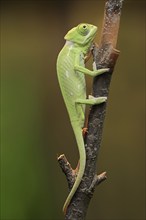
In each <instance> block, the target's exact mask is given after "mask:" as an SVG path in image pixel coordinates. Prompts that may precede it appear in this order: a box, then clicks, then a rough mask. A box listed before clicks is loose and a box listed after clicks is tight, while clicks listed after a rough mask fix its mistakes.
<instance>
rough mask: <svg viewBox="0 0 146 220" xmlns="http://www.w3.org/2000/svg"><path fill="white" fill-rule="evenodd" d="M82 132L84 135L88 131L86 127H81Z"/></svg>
mask: <svg viewBox="0 0 146 220" xmlns="http://www.w3.org/2000/svg"><path fill="white" fill-rule="evenodd" d="M82 133H83V136H84V137H85V135H86V134H87V133H88V128H82Z"/></svg>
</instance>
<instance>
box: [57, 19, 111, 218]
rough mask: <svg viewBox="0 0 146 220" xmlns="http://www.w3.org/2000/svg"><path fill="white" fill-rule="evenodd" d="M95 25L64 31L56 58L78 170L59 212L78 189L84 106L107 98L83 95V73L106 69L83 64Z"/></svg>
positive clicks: (82, 165)
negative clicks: (75, 150)
mask: <svg viewBox="0 0 146 220" xmlns="http://www.w3.org/2000/svg"><path fill="white" fill-rule="evenodd" d="M96 33H97V27H96V26H94V25H92V24H88V23H81V24H79V25H77V26H75V27H73V28H72V29H71V30H69V31H68V32H67V34H66V35H65V37H64V39H65V40H66V42H65V45H64V46H63V48H62V49H61V51H60V52H59V54H58V57H57V65H56V66H57V77H58V82H59V86H60V89H61V93H62V96H63V99H64V102H65V105H66V108H67V112H68V116H69V119H70V122H71V126H72V129H73V132H74V135H75V139H76V142H77V146H78V151H79V161H80V162H79V169H78V173H77V177H76V180H75V183H74V185H73V187H72V189H71V191H70V193H69V195H68V197H67V199H66V201H65V203H64V206H63V212H64V214H65V213H66V211H67V208H68V206H69V204H70V202H71V199H72V198H73V196H74V194H75V192H76V190H77V189H78V187H79V185H80V183H81V180H82V177H83V174H84V171H85V166H86V151H85V146H84V138H83V132H82V130H83V128H84V123H85V106H86V105H98V104H101V103H103V102H106V100H107V97H104V96H103V97H93V96H91V95H89V98H87V97H86V82H85V74H87V75H90V76H92V77H95V76H97V75H100V74H103V73H105V72H108V71H109V68H103V69H98V70H97V69H96V68H95V67H94V70H89V69H87V68H86V67H85V59H86V56H87V54H88V52H89V51H90V50H91V46H92V44H93V40H94V38H95V36H96Z"/></svg>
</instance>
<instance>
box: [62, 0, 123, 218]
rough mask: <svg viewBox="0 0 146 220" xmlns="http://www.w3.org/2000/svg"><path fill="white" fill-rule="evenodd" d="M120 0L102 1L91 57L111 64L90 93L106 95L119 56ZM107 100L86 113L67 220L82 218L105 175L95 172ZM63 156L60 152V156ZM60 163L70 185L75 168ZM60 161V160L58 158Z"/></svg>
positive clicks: (101, 65)
mask: <svg viewBox="0 0 146 220" xmlns="http://www.w3.org/2000/svg"><path fill="white" fill-rule="evenodd" d="M122 3H123V0H107V2H106V4H105V12H104V20H103V29H102V35H101V40H100V44H99V47H98V48H96V47H94V49H93V58H94V62H95V63H96V67H97V69H101V68H107V67H108V68H110V72H109V73H105V74H102V75H100V76H97V77H95V78H94V80H93V92H92V94H93V96H95V97H99V96H108V94H109V86H110V82H111V77H112V73H113V70H114V67H115V64H116V61H117V58H118V56H119V51H118V50H116V49H115V47H116V43H117V37H118V30H119V23H120V15H121V9H122ZM106 106H107V103H103V104H100V105H98V106H93V107H92V108H91V110H90V113H89V117H88V133H87V134H86V136H85V149H86V157H87V159H86V169H85V173H84V176H83V179H82V182H81V184H80V186H79V187H78V190H77V191H76V193H75V195H74V196H73V198H72V200H71V203H70V205H69V207H68V209H67V212H66V216H65V219H66V220H84V219H85V216H86V213H87V209H88V206H89V203H90V200H91V198H92V196H93V193H94V190H95V187H96V186H97V185H99V183H101V182H103V181H104V180H105V179H106V172H103V173H101V174H100V175H96V165H97V157H98V153H99V149H100V145H101V139H102V131H103V123H104V118H105V113H106ZM60 157H62V155H61V156H60ZM60 157H59V158H58V161H59V164H60V166H61V168H62V170H63V172H64V173H65V175H66V177H67V181H68V184H69V188H71V186H72V185H73V183H74V181H75V175H76V172H75V171H74V170H72V168H71V166H70V165H69V163H68V162H67V160H66V159H65V158H64V159H63V160H62V159H61V160H60ZM63 157H64V156H63ZM61 161H62V162H61Z"/></svg>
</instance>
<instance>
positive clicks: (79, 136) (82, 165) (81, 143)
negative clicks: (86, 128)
mask: <svg viewBox="0 0 146 220" xmlns="http://www.w3.org/2000/svg"><path fill="white" fill-rule="evenodd" d="M72 127H73V130H74V134H75V138H76V142H77V145H78V150H79V157H80V166H79V171H78V175H77V178H76V180H75V183H74V185H73V187H72V189H71V191H70V193H69V195H68V197H67V199H66V201H65V203H64V206H63V212H64V213H66V210H67V207H68V205H69V204H70V201H71V199H72V197H73V196H74V194H75V192H76V190H77V188H78V187H79V185H80V182H81V180H82V177H83V174H84V170H85V165H86V152H85V147H84V139H83V136H82V129H81V128H80V127H79V125H78V124H77V123H75V122H74V123H72Z"/></svg>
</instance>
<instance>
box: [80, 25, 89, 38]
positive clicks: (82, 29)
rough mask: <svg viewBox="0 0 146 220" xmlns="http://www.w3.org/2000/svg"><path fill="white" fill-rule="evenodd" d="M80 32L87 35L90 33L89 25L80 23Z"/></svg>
mask: <svg viewBox="0 0 146 220" xmlns="http://www.w3.org/2000/svg"><path fill="white" fill-rule="evenodd" d="M78 32H79V33H80V34H81V35H84V36H85V35H87V34H88V33H89V28H88V25H87V24H79V25H78Z"/></svg>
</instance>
